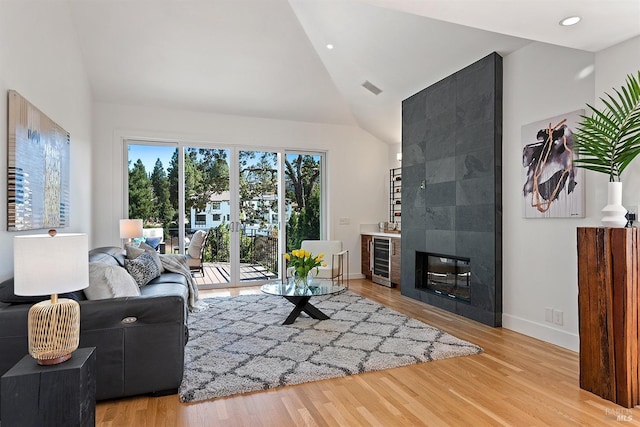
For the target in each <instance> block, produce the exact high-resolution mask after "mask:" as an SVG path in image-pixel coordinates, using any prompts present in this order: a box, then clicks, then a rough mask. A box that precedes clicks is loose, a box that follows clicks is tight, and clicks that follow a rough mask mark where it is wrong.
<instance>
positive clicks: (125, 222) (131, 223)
mask: <svg viewBox="0 0 640 427" xmlns="http://www.w3.org/2000/svg"><path fill="white" fill-rule="evenodd" d="M137 237H142V220H141V219H121V220H120V238H121V239H128V242H129V243H130V242H131V241H132V239H135V238H137Z"/></svg>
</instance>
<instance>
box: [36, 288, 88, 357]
mask: <svg viewBox="0 0 640 427" xmlns="http://www.w3.org/2000/svg"><path fill="white" fill-rule="evenodd" d="M79 342H80V305H79V304H78V303H77V302H76V301H74V300H71V299H66V298H61V299H58V297H57V295H52V296H51V300H48V301H42V302H39V303H37V304H35V305H33V306H32V307H31V309H30V310H29V354H31V356H32V357H33V358H34V359H36V360H37V361H38V364H40V365H56V364H58V363H62V362H64V361H65V360H69V358H70V357H71V353H72V352H73V351H74V350H76V349H77V348H78V343H79Z"/></svg>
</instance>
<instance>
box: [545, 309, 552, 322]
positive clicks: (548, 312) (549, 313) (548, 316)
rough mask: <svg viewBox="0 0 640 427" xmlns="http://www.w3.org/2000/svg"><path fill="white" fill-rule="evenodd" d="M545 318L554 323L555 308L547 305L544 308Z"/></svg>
mask: <svg viewBox="0 0 640 427" xmlns="http://www.w3.org/2000/svg"><path fill="white" fill-rule="evenodd" d="M544 320H545V321H547V322H550V323H553V308H551V307H545V308H544Z"/></svg>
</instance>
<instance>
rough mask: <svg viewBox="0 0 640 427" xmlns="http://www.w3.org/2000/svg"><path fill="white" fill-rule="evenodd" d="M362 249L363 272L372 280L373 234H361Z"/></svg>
mask: <svg viewBox="0 0 640 427" xmlns="http://www.w3.org/2000/svg"><path fill="white" fill-rule="evenodd" d="M360 244H361V249H360V253H361V254H362V257H361V265H362V274H364V277H366V278H367V279H369V280H371V236H370V235H368V234H362V235H361V236H360Z"/></svg>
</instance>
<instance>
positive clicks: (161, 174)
mask: <svg viewBox="0 0 640 427" xmlns="http://www.w3.org/2000/svg"><path fill="white" fill-rule="evenodd" d="M151 185H152V186H153V192H154V195H155V200H156V206H155V211H156V215H155V217H156V221H157V222H158V223H160V224H162V225H163V226H168V224H169V222H171V220H172V219H173V215H174V210H173V207H172V206H171V198H170V195H169V179H168V178H167V173H166V172H165V170H164V167H163V166H162V161H160V159H157V160H156V164H155V166H154V168H153V173H152V174H151Z"/></svg>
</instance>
